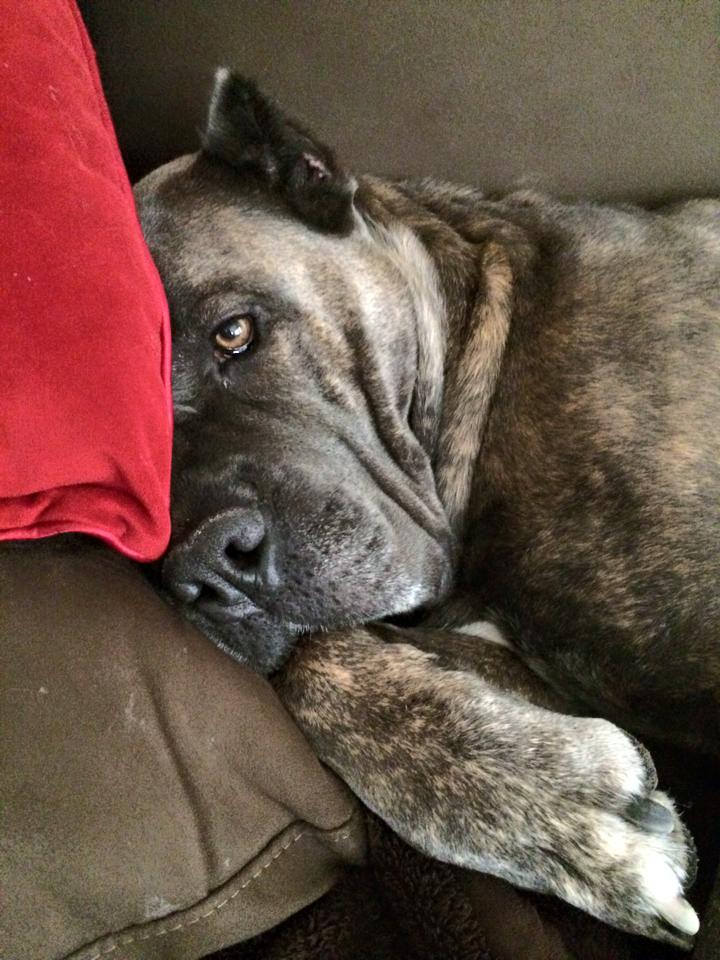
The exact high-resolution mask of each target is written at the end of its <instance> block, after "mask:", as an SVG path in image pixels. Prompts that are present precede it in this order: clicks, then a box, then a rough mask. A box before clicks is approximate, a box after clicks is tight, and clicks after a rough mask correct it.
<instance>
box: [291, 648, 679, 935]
mask: <svg viewBox="0 0 720 960" xmlns="http://www.w3.org/2000/svg"><path fill="white" fill-rule="evenodd" d="M523 669H524V668H523ZM506 679H507V678H506ZM503 686H504V689H500V688H499V687H498V686H497V685H496V684H495V683H488V682H487V681H485V680H483V679H482V678H481V677H480V676H478V675H477V674H476V673H470V672H469V671H466V670H448V669H443V668H442V667H441V666H440V664H439V662H438V661H437V659H436V658H435V657H434V656H433V655H430V654H427V653H422V652H421V651H419V650H417V649H415V648H414V647H411V646H408V645H406V644H402V643H399V644H383V643H379V642H378V641H377V639H376V638H375V637H374V636H373V635H372V634H371V633H370V632H369V631H367V630H356V631H353V632H352V633H349V634H347V635H343V634H327V635H323V636H322V637H319V638H315V639H314V640H313V641H312V642H311V643H309V644H308V645H306V646H305V647H304V649H302V650H300V651H296V654H295V656H294V658H293V661H291V663H290V665H289V668H288V670H287V671H286V673H285V675H284V677H283V678H282V679H281V682H280V683H279V684H278V689H279V690H280V692H281V694H282V696H283V699H284V701H285V703H286V704H287V705H288V707H289V708H290V709H291V711H292V713H293V716H294V717H295V718H296V720H297V721H298V723H299V724H300V725H301V726H302V727H303V729H304V730H305V732H306V733H307V735H308V736H309V737H310V739H311V740H312V742H313V744H314V746H315V749H316V750H317V752H318V753H319V755H320V756H321V758H322V759H323V760H324V761H325V762H326V763H328V764H329V765H330V766H331V767H333V768H334V769H335V770H336V771H337V772H338V773H339V774H340V775H341V776H342V777H343V779H345V781H346V782H347V783H348V784H350V786H351V787H352V789H353V790H354V791H355V793H356V794H357V795H358V796H359V797H360V798H361V799H362V800H363V801H364V802H365V803H366V804H367V806H368V807H370V809H372V810H373V811H374V812H375V813H376V814H378V816H380V817H381V818H382V819H383V820H385V822H386V823H388V824H389V825H390V826H391V827H392V828H393V829H394V830H395V831H396V832H397V833H398V834H400V836H402V837H403V838H404V839H405V840H407V841H408V842H409V843H411V844H412V845H413V846H415V847H417V848H418V849H420V850H422V851H423V852H424V853H426V854H428V855H429V856H432V857H436V858H437V859H439V860H445V861H447V862H450V863H455V864H457V865H459V866H462V867H470V868H473V869H477V870H482V871H484V872H486V873H492V874H495V875H496V876H500V877H503V878H505V879H507V880H509V881H511V882H513V883H515V884H517V885H518V886H523V887H526V888H529V889H533V890H537V891H541V892H544V893H551V894H555V895H556V896H559V897H561V898H562V899H564V900H567V901H568V902H570V903H572V904H574V905H575V906H577V907H580V908H581V909H583V910H586V911H587V912H589V913H592V914H594V915H595V916H596V917H599V918H600V919H602V920H605V921H607V922H608V923H610V924H613V925H614V926H617V927H620V928H622V929H624V930H628V931H630V932H633V933H639V934H644V935H645V936H648V937H654V938H656V939H659V940H666V941H669V942H671V943H674V944H677V945H680V946H689V945H690V942H691V938H692V936H693V935H694V933H695V932H696V931H697V926H698V921H697V917H696V915H695V913H694V911H693V910H692V907H690V905H689V904H688V903H687V902H686V900H685V899H684V896H683V893H684V889H685V887H686V886H687V885H688V884H689V883H690V882H691V881H692V879H693V877H694V871H695V854H694V848H693V844H692V841H691V839H690V837H689V835H688V833H687V831H686V830H685V828H684V826H683V825H682V822H681V821H680V818H679V817H678V815H677V813H676V811H675V809H674V807H673V805H672V802H671V801H670V800H669V799H668V798H667V797H666V796H665V795H664V794H662V793H658V792H657V791H656V787H657V777H656V775H655V769H654V767H653V764H652V761H651V759H650V757H649V755H648V753H647V751H646V750H644V748H643V747H641V746H640V745H639V744H637V743H636V742H635V741H633V740H632V739H631V738H630V737H629V736H627V735H626V734H625V733H623V732H622V731H621V730H620V729H618V728H617V727H615V726H614V725H613V724H611V723H608V722H607V721H605V720H594V719H587V718H580V717H572V716H567V715H565V714H561V713H556V712H553V711H551V710H546V709H543V708H541V707H539V706H535V705H533V704H532V703H530V702H528V701H527V700H524V699H523V698H522V697H521V696H518V695H516V694H515V693H513V692H511V689H512V688H511V687H510V685H509V684H508V683H507V682H506V683H504V685H503Z"/></svg>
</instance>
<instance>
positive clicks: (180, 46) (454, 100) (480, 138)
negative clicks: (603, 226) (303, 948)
mask: <svg viewBox="0 0 720 960" xmlns="http://www.w3.org/2000/svg"><path fill="white" fill-rule="evenodd" d="M86 15H87V16H88V19H89V24H90V28H91V31H92V33H93V34H94V39H95V42H96V46H97V49H98V55H99V59H100V65H101V70H102V73H103V78H104V82H105V85H106V89H107V93H108V98H109V101H110V106H111V109H112V112H113V115H114V117H115V121H116V124H117V126H118V131H119V136H120V141H121V146H122V148H123V150H124V152H125V155H126V159H127V161H128V163H129V166H130V168H131V173H132V174H133V175H138V174H141V173H144V172H145V171H146V170H147V169H149V168H150V167H152V166H154V165H156V164H157V163H159V162H161V161H163V160H166V159H168V158H170V157H172V156H174V155H176V154H178V153H180V152H183V151H186V150H190V149H194V147H195V144H196V134H195V131H196V128H197V126H198V125H199V124H200V123H201V118H202V112H203V107H204V101H205V97H206V95H207V89H208V85H209V83H210V77H211V74H212V68H213V67H214V65H216V64H218V63H221V64H227V65H232V66H236V67H238V68H239V69H241V70H242V71H243V72H245V73H249V74H251V75H254V76H255V77H256V78H258V79H259V80H261V81H262V82H263V83H264V84H265V86H266V87H267V89H269V90H270V91H272V92H273V93H275V94H276V95H277V97H278V98H279V99H280V100H281V101H282V102H283V104H284V105H285V106H286V107H287V108H288V109H291V110H292V112H294V113H295V114H296V115H298V116H299V117H301V118H303V119H305V120H306V121H307V122H308V123H309V125H310V126H312V127H314V128H315V129H316V130H317V131H318V132H320V133H321V134H322V135H323V136H324V138H325V139H326V140H327V141H328V142H329V143H331V144H332V145H334V146H335V147H337V148H338V150H339V152H340V154H341V156H342V157H343V158H345V159H346V161H347V162H348V163H350V164H351V165H352V166H353V167H354V168H355V169H358V170H373V171H376V172H383V173H412V174H427V173H433V174H436V175H440V176H444V177H448V178H452V179H456V180H461V181H467V182H470V183H473V184H475V185H478V186H481V187H483V188H485V189H487V190H493V191H494V190H502V189H506V188H508V187H510V186H512V185H513V184H516V183H518V182H521V181H528V180H529V181H530V182H533V183H538V184H540V185H542V186H545V187H546V188H549V189H552V190H554V191H556V192H559V193H562V194H566V195H578V194H586V195H593V196H598V197H603V198H607V197H610V198H618V197H633V198H637V199H642V200H656V199H658V198H663V197H667V196H678V195H686V194H703V193H713V192H714V193H720V46H719V44H718V19H719V17H720V2H719V0H444V2H443V0H354V2H353V0H89V2H88V3H87V4H86Z"/></svg>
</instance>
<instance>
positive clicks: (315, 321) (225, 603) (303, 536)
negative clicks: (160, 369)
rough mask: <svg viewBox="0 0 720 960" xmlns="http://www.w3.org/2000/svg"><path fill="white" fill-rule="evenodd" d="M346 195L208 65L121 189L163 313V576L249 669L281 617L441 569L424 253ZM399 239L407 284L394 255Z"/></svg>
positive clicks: (372, 608) (342, 613) (444, 532)
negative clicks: (133, 201)
mask: <svg viewBox="0 0 720 960" xmlns="http://www.w3.org/2000/svg"><path fill="white" fill-rule="evenodd" d="M354 191H355V182H354V180H353V179H352V178H351V177H350V176H348V175H347V174H346V173H345V172H344V171H343V170H342V169H340V168H339V166H338V164H337V162H336V160H335V158H334V157H333V155H332V154H331V153H330V151H329V150H328V149H327V148H326V147H324V146H323V145H322V144H319V143H318V142H317V141H316V140H315V139H314V138H313V137H311V136H310V135H309V134H308V133H306V132H305V131H304V130H303V129H302V128H300V127H299V126H298V125H297V124H296V123H294V122H293V121H291V120H289V119H288V118H286V117H285V116H284V115H283V114H281V113H280V112H279V111H278V110H277V109H276V108H275V106H274V105H273V104H271V103H270V102H269V101H268V100H266V99H265V98H264V97H262V96H261V95H260V94H259V93H258V91H257V89H256V88H255V87H254V85H253V84H251V83H250V82H248V81H246V80H243V79H241V78H239V77H237V76H235V75H233V74H230V73H228V72H226V71H221V72H220V73H219V74H218V78H217V80H216V86H215V90H214V93H213V97H212V100H211V105H210V111H209V117H208V123H207V128H206V131H205V136H204V144H203V150H202V151H201V152H200V153H199V154H197V155H193V156H190V157H184V158H181V159H180V160H177V161H175V162H173V163H170V164H168V165H166V166H165V167H162V168H160V169H159V170H156V171H155V172H154V173H152V174H150V176H148V177H147V178H146V179H145V180H143V181H142V182H141V183H140V184H139V185H138V188H137V191H136V195H137V202H138V207H139V212H140V217H141V221H142V225H143V229H144V232H145V235H146V238H147V242H148V244H149V247H150V250H151V251H152V254H153V256H154V258H155V261H156V263H157V266H158V268H159V271H160V274H161V276H162V279H163V281H164V284H165V287H166V291H167V295H168V299H169V303H170V310H171V317H172V327H173V357H174V359H173V391H174V401H175V417H176V440H175V450H174V470H173V529H174V533H173V540H172V543H171V548H170V550H169V553H168V555H167V557H166V559H165V562H164V569H163V575H164V580H165V583H166V585H167V587H168V588H169V589H170V590H171V591H172V593H173V594H174V595H175V597H176V598H177V599H178V600H179V601H181V602H182V603H183V604H184V605H185V606H186V612H187V613H188V615H189V616H190V618H191V619H193V620H194V621H195V622H197V623H198V624H199V625H200V626H201V628H202V629H203V630H204V631H205V632H206V633H207V634H209V635H210V636H211V637H212V638H213V639H214V640H215V641H216V642H217V643H219V644H220V645H221V646H223V647H224V648H226V649H228V650H229V651H230V652H231V653H233V654H234V655H235V656H237V657H238V658H240V659H245V660H247V661H249V662H250V663H252V664H253V665H254V666H255V667H256V668H258V669H260V670H263V671H268V670H271V669H272V668H273V667H275V666H276V665H277V664H278V663H279V662H280V661H281V660H282V657H283V655H284V654H285V652H286V651H287V650H288V649H289V647H290V645H291V643H292V640H293V637H294V636H296V635H297V634H298V633H299V632H302V631H304V630H308V629H315V628H322V627H330V626H339V625H342V624H351V623H360V622H367V621H369V620H373V619H378V618H383V617H387V616H390V615H395V614H400V613H403V612H407V611H411V610H414V609H417V608H418V607H421V606H424V605H429V604H432V603H433V602H434V601H436V600H437V599H438V598H439V597H440V596H441V595H442V594H443V592H444V591H445V590H446V589H447V586H448V583H449V579H450V552H451V543H450V541H451V538H450V533H449V529H448V524H447V520H446V517H445V513H444V511H443V508H442V506H441V504H440V502H439V500H438V497H437V493H436V490H435V482H434V477H433V473H432V468H431V450H430V447H431V446H432V442H431V440H430V439H429V435H430V433H431V432H432V431H431V430H429V429H428V427H427V421H428V409H429V408H430V407H431V406H432V400H431V399H430V400H429V397H431V395H432V392H433V390H434V389H435V386H436V385H434V383H433V381H434V379H437V377H439V376H440V373H441V365H442V356H441V350H439V349H435V353H434V354H433V352H432V349H431V347H432V344H431V345H430V346H429V342H430V341H431V340H432V333H429V331H428V329H427V324H428V323H430V324H432V323H433V322H436V323H438V324H439V322H440V320H439V316H436V317H435V318H434V320H433V318H430V319H428V317H427V316H425V314H428V313H432V311H433V309H434V310H435V312H436V313H437V314H439V312H440V310H439V305H438V303H437V299H438V296H439V295H438V293H437V290H434V288H433V287H432V274H433V266H432V263H431V262H430V260H429V258H428V257H427V254H426V253H425V252H424V250H423V248H422V247H421V245H420V243H419V242H418V241H417V240H415V239H414V237H412V236H411V235H410V234H409V233H407V231H406V234H402V232H401V233H400V234H397V235H394V236H393V237H390V238H389V234H388V233H387V231H384V232H383V231H381V232H380V233H379V232H378V231H377V230H375V229H374V228H373V226H372V225H368V223H367V222H366V221H365V220H364V219H363V218H362V217H361V216H360V215H359V214H358V212H357V209H356V207H355V205H354V200H353V195H354ZM381 233H382V236H381ZM413 243H414V244H415V246H414V247H412V254H411V255H412V256H414V257H415V258H416V259H417V261H418V271H417V276H416V278H415V280H413V279H412V278H410V277H408V275H407V271H406V270H405V269H404V268H403V267H402V265H401V261H402V260H403V257H404V258H405V261H406V260H407V250H406V251H404V254H403V257H401V256H400V255H399V253H398V248H399V246H402V244H406V245H407V244H410V245H412V244H413ZM423 284H425V285H426V288H425V289H422V285H423ZM433 296H434V297H435V299H436V303H435V304H434V305H433V304H432V303H429V301H431V300H432V297H433ZM430 417H431V418H432V410H431V411H430Z"/></svg>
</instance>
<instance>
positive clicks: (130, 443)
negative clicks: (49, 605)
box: [0, 0, 172, 560]
mask: <svg viewBox="0 0 720 960" xmlns="http://www.w3.org/2000/svg"><path fill="white" fill-rule="evenodd" d="M0 24H2V29H1V30H0V86H1V89H2V97H0V215H1V216H2V222H1V226H0V236H2V242H1V243H0V284H1V285H2V290H1V292H0V358H2V359H1V361H0V363H1V365H2V379H1V380H0V539H2V540H8V539H20V538H21V539H28V538H31V539H34V538H37V537H47V536H50V535H52V534H57V533H65V532H69V531H77V532H82V533H89V534H94V535H96V536H98V537H101V538H102V539H103V540H106V541H107V542H109V543H110V544H112V545H113V546H114V547H116V548H117V549H118V550H120V551H121V552H122V553H124V554H126V555H127V556H129V557H132V558H134V559H138V560H150V559H153V558H155V557H157V556H158V555H159V554H161V553H162V551H163V550H164V548H165V546H166V544H167V539H168V535H169V528H170V524H169V511H168V495H169V478H170V453H171V430H172V426H171V424H172V419H171V416H172V408H171V398H170V374H169V370H170V368H169V351H170V338H169V330H168V313H167V305H166V302H165V297H164V294H163V291H162V287H161V284H160V280H159V278H158V275H157V273H156V271H155V268H154V266H153V264H152V261H151V259H150V255H149V253H148V251H147V248H146V247H145V244H144V241H143V238H142V234H141V232H140V227H139V225H138V222H137V217H136V214H135V206H134V203H133V197H132V192H131V189H130V185H129V183H128V179H127V176H126V174H125V170H124V167H123V164H122V160H121V158H120V154H119V151H118V147H117V142H116V140H115V136H114V133H113V128H112V123H111V121H110V118H109V115H108V111H107V106H106V104H105V101H104V98H103V95H102V90H101V87H100V80H99V77H98V73H97V68H96V66H95V60H94V56H93V53H92V50H91V48H90V44H89V40H88V37H87V34H86V32H85V29H84V26H83V24H82V21H81V19H80V15H79V13H78V11H77V9H76V7H75V5H74V3H73V2H71V0H23V2H22V3H19V2H18V0H0Z"/></svg>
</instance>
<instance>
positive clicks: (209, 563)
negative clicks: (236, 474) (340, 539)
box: [163, 505, 279, 622]
mask: <svg viewBox="0 0 720 960" xmlns="http://www.w3.org/2000/svg"><path fill="white" fill-rule="evenodd" d="M274 556H275V550H274V547H273V542H272V534H271V531H270V530H269V529H268V525H267V523H266V522H265V520H264V518H263V516H262V514H261V512H260V510H259V509H258V507H257V506H255V505H248V506H242V507H234V508H233V509H230V510H225V511H223V512H222V513H218V514H215V515H214V516H212V517H209V518H208V519H206V520H203V522H202V523H201V524H200V525H199V526H198V527H196V528H195V529H194V530H193V531H192V532H191V533H190V534H189V535H188V536H187V537H186V538H185V540H183V541H182V542H181V543H179V544H177V545H176V546H174V547H173V548H172V549H171V550H170V552H169V554H168V555H167V557H166V559H165V562H164V563H163V581H164V583H165V586H166V587H167V589H168V590H169V591H170V592H171V593H172V594H173V596H175V597H176V598H177V599H178V600H180V601H181V602H182V603H184V604H188V605H192V606H193V607H195V608H196V609H197V610H198V611H199V612H201V613H203V614H205V615H206V616H208V617H210V618H211V619H213V620H218V621H221V622H231V621H235V620H240V619H243V618H244V617H247V616H248V615H249V614H251V613H255V612H257V610H258V607H257V606H256V604H255V603H254V602H253V599H252V598H253V597H259V596H267V595H268V594H269V593H272V592H273V591H274V590H275V589H276V588H277V586H278V585H279V576H278V571H277V567H276V564H275V561H274Z"/></svg>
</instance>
